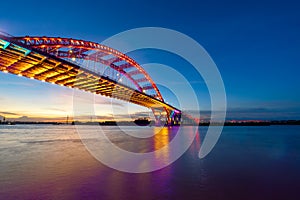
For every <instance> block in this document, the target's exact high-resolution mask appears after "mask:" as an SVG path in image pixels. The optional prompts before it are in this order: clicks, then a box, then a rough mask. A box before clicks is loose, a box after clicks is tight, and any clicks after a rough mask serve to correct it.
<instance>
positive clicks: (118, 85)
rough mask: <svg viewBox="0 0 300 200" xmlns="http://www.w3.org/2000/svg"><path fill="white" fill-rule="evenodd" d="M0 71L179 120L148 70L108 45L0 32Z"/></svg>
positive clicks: (171, 120) (173, 121)
mask: <svg viewBox="0 0 300 200" xmlns="http://www.w3.org/2000/svg"><path fill="white" fill-rule="evenodd" d="M0 70H1V71H3V72H5V73H12V74H15V75H18V76H24V77H27V78H30V79H37V80H40V81H43V82H49V83H52V84H57V85H61V86H66V87H69V88H76V89H80V90H84V91H87V92H92V93H94V94H99V95H103V96H107V97H111V98H116V99H121V100H125V101H129V102H131V103H134V104H137V105H140V106H144V107H147V108H150V109H152V111H153V113H154V116H155V118H156V120H157V121H161V119H162V118H166V123H167V124H168V125H177V124H180V118H181V111H180V110H179V109H177V108H175V107H173V106H172V105H170V104H167V103H166V102H165V101H164V99H163V97H162V95H161V93H160V91H159V89H158V87H157V86H156V84H155V82H154V81H153V80H152V78H151V77H150V75H149V74H148V73H147V72H146V71H145V70H144V69H143V68H142V67H141V66H140V65H139V64H138V63H137V62H136V61H135V60H133V59H132V58H130V57H129V56H127V55H125V54H123V53H121V52H119V51H117V50H115V49H113V48H110V47H108V46H105V45H102V44H98V43H94V42H90V41H84V40H76V39H72V38H59V37H45V36H44V37H37V36H34V37H31V36H25V37H12V36H7V35H0Z"/></svg>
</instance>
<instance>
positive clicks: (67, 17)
mask: <svg viewBox="0 0 300 200" xmlns="http://www.w3.org/2000/svg"><path fill="white" fill-rule="evenodd" d="M1 8H2V9H1V10H2V11H1V13H0V29H1V30H3V31H6V32H8V33H10V34H12V35H16V36H19V35H41V36H43V35H47V36H60V37H72V38H80V39H85V40H91V41H95V42H101V41H102V40H104V39H106V38H108V37H110V36H112V35H114V34H117V33H119V32H122V31H125V30H128V29H132V28H137V27H147V26H155V27H165V28H169V29H174V30H177V31H180V32H182V33H184V34H187V35H188V36H190V37H192V38H193V39H195V40H196V41H197V42H199V43H200V44H201V45H202V46H203V47H204V48H205V49H206V50H207V51H208V53H209V54H210V55H211V57H212V58H213V60H214V61H215V63H216V65H217V66H218V68H219V70H220V72H221V75H222V77H223V80H224V83H225V87H226V93H227V98H228V109H229V112H228V117H229V118H242V119H245V118H247V116H248V118H251V119H254V118H257V119H300V103H299V102H300V93H299V85H300V79H299V78H298V77H299V72H300V68H299V66H300V59H299V52H300V37H299V35H300V12H299V10H300V3H298V2H297V1H290V0H288V1H127V2H124V1H89V0H86V1H81V2H77V1H51V3H50V2H48V1H30V0H29V1H14V3H13V5H12V3H11V2H9V1H4V2H1ZM130 55H131V56H132V57H133V58H134V59H136V60H137V61H138V62H139V63H141V64H143V63H147V62H159V63H164V64H167V65H169V66H172V67H174V68H175V69H178V70H180V68H182V65H185V64H186V65H188V63H185V62H184V61H182V60H180V59H179V58H176V57H175V56H173V55H168V54H167V53H165V52H159V51H152V50H148V51H147V50H146V51H138V52H133V53H131V54H130ZM166 56H169V58H171V59H164V58H166ZM185 73H186V75H187V76H189V74H192V71H186V72H185ZM150 75H151V76H152V77H155V73H152V74H150ZM195 79H196V80H194V81H195V83H194V84H193V87H194V88H195V90H196V91H197V93H198V98H199V101H200V102H201V109H202V110H209V96H208V95H207V91H206V87H205V85H203V84H201V80H200V78H199V77H195ZM198 80H199V82H198V83H197V81H198ZM16 91H18V92H17V93H16ZM163 91H164V89H163V88H162V92H163ZM0 92H1V96H0V102H1V105H0V111H1V112H15V113H18V114H20V115H26V116H39V115H40V114H41V113H44V115H45V113H46V112H48V111H49V110H47V109H54V110H55V109H56V110H57V112H54V113H55V114H53V116H54V115H55V116H58V115H59V116H65V115H66V113H69V112H70V109H71V108H70V106H69V104H68V103H67V102H64V103H62V102H61V99H65V98H66V97H65V96H66V95H67V96H71V95H72V93H71V91H69V90H68V89H65V88H61V87H57V86H50V85H48V84H45V83H38V82H36V81H33V80H26V79H24V78H20V77H15V76H12V75H7V74H2V73H1V74H0ZM41 95H43V100H41V99H39V97H40V96H41ZM163 96H164V94H163ZM165 98H166V99H168V98H171V97H168V94H167V92H166V96H165ZM101 100H102V101H103V102H106V101H108V99H105V98H101ZM41 101H43V102H42V103H41ZM7 105H9V106H7ZM34 107H38V108H35V109H33V108H34ZM189 109H193V108H192V107H189ZM58 110H61V112H59V111H58ZM108 113H109V111H106V112H105V114H104V115H107V114H108ZM0 115H1V113H0Z"/></svg>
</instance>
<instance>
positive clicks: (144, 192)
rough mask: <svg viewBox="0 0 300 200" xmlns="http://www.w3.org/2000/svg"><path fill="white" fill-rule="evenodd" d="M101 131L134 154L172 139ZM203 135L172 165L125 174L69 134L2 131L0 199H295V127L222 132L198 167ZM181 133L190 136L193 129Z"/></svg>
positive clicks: (298, 144) (298, 129)
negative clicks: (146, 171) (95, 156)
mask: <svg viewBox="0 0 300 200" xmlns="http://www.w3.org/2000/svg"><path fill="white" fill-rule="evenodd" d="M87 128H90V129H91V130H92V129H94V128H95V127H93V126H87ZM126 128H127V129H136V128H134V127H126ZM105 129H106V130H107V132H108V133H109V134H108V136H109V138H110V139H111V140H112V141H115V143H116V144H117V145H118V146H120V147H121V148H124V149H127V150H130V151H134V152H148V151H151V150H153V149H159V148H161V147H163V146H164V145H166V144H168V142H169V141H170V140H171V139H172V137H173V136H174V134H175V131H174V130H173V129H167V128H166V129H163V130H162V131H161V134H158V135H156V136H155V137H153V138H152V139H149V140H144V139H139V140H138V139H133V138H128V137H127V136H124V135H122V134H120V133H119V130H118V128H117V127H105ZM154 129H155V128H153V127H146V128H143V129H140V128H139V129H137V130H136V131H140V132H144V133H147V132H148V133H151V132H153V131H155V130H154ZM205 132H206V127H201V128H200V129H199V134H198V135H197V137H196V139H195V140H194V143H193V144H192V145H191V147H190V148H189V149H188V151H187V152H186V153H185V154H184V155H183V156H182V157H181V158H180V159H178V160H177V161H175V162H174V163H173V164H172V165H170V166H168V167H166V168H163V169H161V170H158V171H155V172H151V173H144V174H129V173H123V172H119V171H117V170H114V169H111V168H109V167H107V166H105V165H103V164H101V163H100V162H99V161H97V160H96V159H94V158H93V157H92V156H91V155H90V154H89V152H88V151H87V150H86V148H85V147H84V145H83V144H82V142H81V140H80V139H79V136H78V134H77V132H76V130H75V128H74V126H63V125H61V126H53V125H51V126H46V125H34V126H33V125H24V126H23V125H15V126H0V199H203V200H207V199H208V200H214V199H289V200H290V199H300V197H299V195H300V183H299V181H300V126H270V127H225V128H224V131H223V133H222V135H221V138H220V139H219V141H218V143H217V145H216V146H215V148H214V149H213V151H212V152H211V153H210V154H209V155H208V156H207V157H206V158H204V159H202V160H200V159H199V158H198V151H199V147H200V144H201V138H202V139H203V135H204V134H205ZM184 133H185V134H186V135H187V137H188V136H189V135H191V127H184ZM104 151H106V150H104ZM169 153H170V152H168V151H166V152H163V154H162V155H159V156H158V159H165V158H166V157H168V154H169Z"/></svg>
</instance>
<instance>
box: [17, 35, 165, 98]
mask: <svg viewBox="0 0 300 200" xmlns="http://www.w3.org/2000/svg"><path fill="white" fill-rule="evenodd" d="M12 39H13V40H15V41H16V42H20V43H22V44H25V45H27V46H30V47H32V48H33V49H37V50H40V51H43V52H47V53H49V54H51V55H54V56H56V57H58V58H69V59H73V58H74V59H82V60H91V61H95V62H99V63H102V64H104V65H106V66H108V67H110V68H111V69H113V70H116V71H117V72H119V73H120V74H122V75H124V76H125V77H126V78H127V79H128V80H130V81H131V82H132V83H133V84H134V86H135V87H136V88H134V89H137V90H138V91H140V92H143V93H148V94H149V92H147V91H150V90H151V91H154V94H151V95H152V96H154V97H155V98H157V99H159V100H161V101H163V102H164V100H163V97H162V95H161V93H160V91H159V90H158V88H157V86H156V84H155V83H154V81H153V80H152V78H151V77H150V76H149V74H148V73H147V72H146V71H145V70H144V69H143V68H142V67H141V66H140V65H139V64H138V63H137V62H136V61H135V60H133V59H132V58H130V57H129V56H127V55H125V54H123V53H121V52H119V51H117V50H115V49H113V48H110V47H108V46H105V45H102V44H98V43H95V42H90V41H84V40H77V39H72V38H60V37H45V36H44V37H40V36H37V37H32V36H25V37H12ZM89 51H93V53H92V54H88V52H89ZM104 57H110V58H109V59H104ZM120 63H121V64H120ZM137 75H139V77H136V76H137Z"/></svg>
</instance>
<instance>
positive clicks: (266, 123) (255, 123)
mask: <svg viewBox="0 0 300 200" xmlns="http://www.w3.org/2000/svg"><path fill="white" fill-rule="evenodd" d="M15 124H23V125H26V124H27V125H35V124H36V125H50V124H52V125H100V126H136V125H139V124H137V123H135V122H134V121H118V122H117V121H104V122H79V121H76V122H74V121H73V122H71V123H63V122H30V121H28V122H27V121H5V122H0V125H15ZM154 124H155V123H154V121H150V122H149V125H150V126H152V125H154ZM181 125H183V126H195V125H197V124H196V123H182V124H181ZM198 125H199V126H209V125H212V126H220V125H222V124H221V123H212V124H211V123H210V122H200V123H199V124H198ZM271 125H300V120H274V121H234V122H232V121H227V122H225V123H224V126H271Z"/></svg>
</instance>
